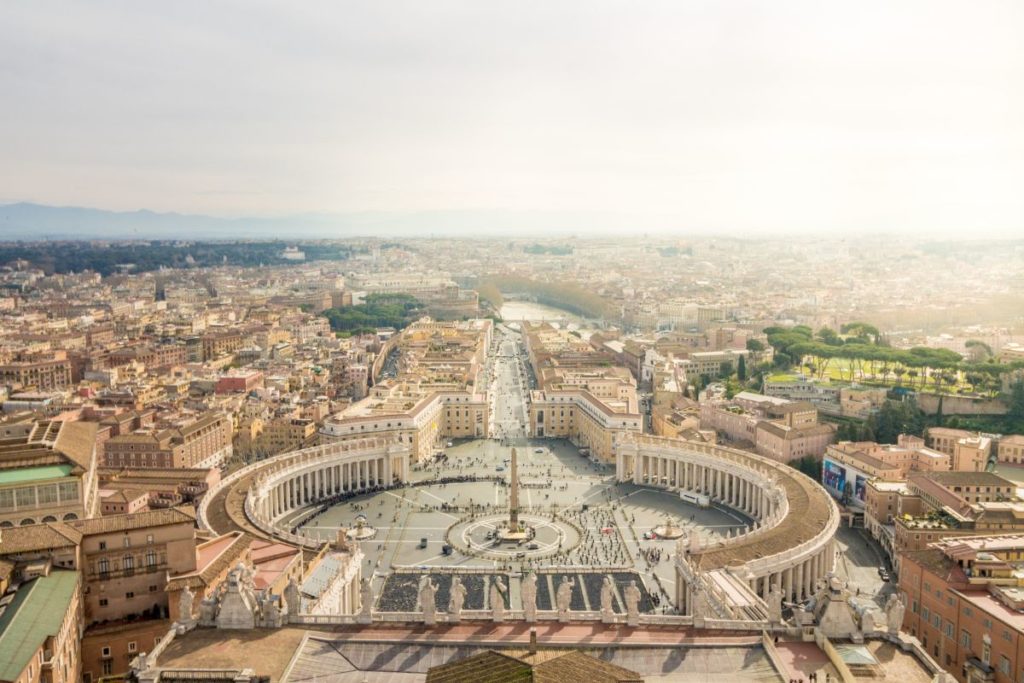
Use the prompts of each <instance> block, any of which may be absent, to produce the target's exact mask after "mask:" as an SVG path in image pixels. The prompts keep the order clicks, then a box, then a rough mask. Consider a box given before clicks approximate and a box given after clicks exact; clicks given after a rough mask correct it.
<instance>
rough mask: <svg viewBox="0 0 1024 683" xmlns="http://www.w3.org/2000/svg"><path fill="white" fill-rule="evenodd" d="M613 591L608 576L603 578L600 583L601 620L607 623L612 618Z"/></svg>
mask: <svg viewBox="0 0 1024 683" xmlns="http://www.w3.org/2000/svg"><path fill="white" fill-rule="evenodd" d="M614 595H615V589H614V587H613V586H612V579H611V577H610V576H605V577H604V581H603V582H602V583H601V620H602V621H609V620H610V619H611V618H612V614H613V611H612V600H613V599H614Z"/></svg>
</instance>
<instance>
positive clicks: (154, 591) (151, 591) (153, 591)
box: [149, 586, 158, 593]
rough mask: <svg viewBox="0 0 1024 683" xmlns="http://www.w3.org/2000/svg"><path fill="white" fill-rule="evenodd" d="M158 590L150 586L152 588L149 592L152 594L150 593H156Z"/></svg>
mask: <svg viewBox="0 0 1024 683" xmlns="http://www.w3.org/2000/svg"><path fill="white" fill-rule="evenodd" d="M157 588H158V587H157V586H150V587H149V592H150V593H156V591H157Z"/></svg>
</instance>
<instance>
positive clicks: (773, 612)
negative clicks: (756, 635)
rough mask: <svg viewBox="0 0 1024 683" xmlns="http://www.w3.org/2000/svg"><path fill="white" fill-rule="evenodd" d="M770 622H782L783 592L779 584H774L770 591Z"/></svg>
mask: <svg viewBox="0 0 1024 683" xmlns="http://www.w3.org/2000/svg"><path fill="white" fill-rule="evenodd" d="M768 621H770V622H772V623H778V622H781V621H782V591H781V590H779V584H777V583H773V584H772V587H771V589H769V591H768Z"/></svg>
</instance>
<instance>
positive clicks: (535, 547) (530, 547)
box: [526, 543, 540, 550]
mask: <svg viewBox="0 0 1024 683" xmlns="http://www.w3.org/2000/svg"><path fill="white" fill-rule="evenodd" d="M526 549H527V550H540V546H539V545H537V544H536V543H530V544H527V546H526Z"/></svg>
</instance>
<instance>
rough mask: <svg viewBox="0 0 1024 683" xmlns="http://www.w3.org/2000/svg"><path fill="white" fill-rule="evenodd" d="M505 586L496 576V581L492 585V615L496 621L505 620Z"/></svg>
mask: <svg viewBox="0 0 1024 683" xmlns="http://www.w3.org/2000/svg"><path fill="white" fill-rule="evenodd" d="M505 593H506V588H505V584H504V583H503V582H502V580H501V577H500V576H495V577H494V581H493V582H492V583H491V595H490V598H491V613H492V614H493V615H494V621H504V620H505Z"/></svg>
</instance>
